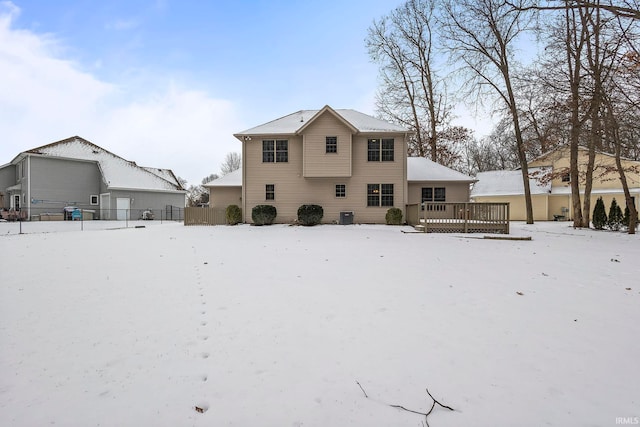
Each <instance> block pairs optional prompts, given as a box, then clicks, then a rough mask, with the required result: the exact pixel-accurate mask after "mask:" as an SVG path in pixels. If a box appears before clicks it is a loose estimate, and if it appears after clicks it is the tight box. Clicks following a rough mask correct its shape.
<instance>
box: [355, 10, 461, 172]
mask: <svg viewBox="0 0 640 427" xmlns="http://www.w3.org/2000/svg"><path fill="white" fill-rule="evenodd" d="M435 4H436V3H435V1H434V0H408V1H407V2H406V3H404V4H403V5H401V6H400V7H398V8H397V9H395V10H393V11H392V12H391V13H390V14H389V15H387V16H385V17H383V18H381V19H380V20H378V21H375V22H374V23H373V24H372V26H371V27H370V28H369V31H368V36H367V39H366V46H367V49H368V51H369V55H370V57H371V59H372V60H373V61H374V62H376V63H378V64H379V66H380V77H381V81H382V84H381V88H380V90H379V91H378V93H377V95H376V106H377V108H378V112H379V113H380V115H381V116H383V117H384V118H386V119H388V120H391V121H393V122H396V123H400V124H402V125H404V126H406V127H408V128H410V129H411V130H412V131H413V136H412V139H411V140H410V141H409V154H411V155H417V156H420V157H430V158H431V160H433V161H442V160H446V159H447V157H446V155H447V154H450V151H449V152H448V151H447V150H446V149H443V147H442V145H443V144H444V143H446V141H441V140H440V138H439V137H440V135H441V134H442V133H443V132H444V131H445V130H446V128H447V126H448V123H449V120H450V118H451V117H450V116H451V115H450V113H451V107H450V105H449V103H448V100H447V95H446V89H445V85H444V79H442V78H440V77H439V76H438V74H437V72H436V60H435V56H434V52H433V50H434V48H433V46H434V41H435V37H436V34H435V32H434V24H435V18H434V13H435V11H436V9H435ZM440 154H443V155H445V157H443V158H441V157H439V155H440Z"/></svg>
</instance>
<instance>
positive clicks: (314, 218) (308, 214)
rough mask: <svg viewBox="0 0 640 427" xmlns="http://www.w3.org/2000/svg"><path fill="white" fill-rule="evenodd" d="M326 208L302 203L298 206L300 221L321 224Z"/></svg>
mask: <svg viewBox="0 0 640 427" xmlns="http://www.w3.org/2000/svg"><path fill="white" fill-rule="evenodd" d="M323 215H324V210H323V209H322V206H319V205H302V206H300V207H299V208H298V222H299V223H300V224H302V225H316V224H320V221H322V217H323Z"/></svg>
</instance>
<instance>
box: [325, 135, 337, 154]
mask: <svg viewBox="0 0 640 427" xmlns="http://www.w3.org/2000/svg"><path fill="white" fill-rule="evenodd" d="M326 152H327V153H337V152H338V137H337V136H328V137H327V138H326Z"/></svg>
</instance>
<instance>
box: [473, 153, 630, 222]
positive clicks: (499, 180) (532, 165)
mask: <svg viewBox="0 0 640 427" xmlns="http://www.w3.org/2000/svg"><path fill="white" fill-rule="evenodd" d="M587 161H588V150H587V149H586V148H583V147H580V149H579V150H578V169H579V179H580V182H579V187H580V193H581V195H584V188H585V172H586V169H587ZM528 166H529V177H530V178H529V185H530V187H531V198H532V204H533V217H534V220H536V221H549V220H554V219H567V220H570V219H571V215H572V211H571V206H572V196H571V181H570V179H571V177H570V175H569V148H568V147H566V146H562V147H559V148H557V149H555V150H552V151H550V152H547V153H545V154H543V155H541V156H539V157H537V158H535V159H533V160H531V161H530V162H529V163H528ZM622 167H623V168H624V169H625V171H626V177H627V183H628V185H629V190H630V192H631V196H632V198H633V203H634V204H635V206H636V209H638V207H639V203H640V162H639V161H635V160H629V159H623V160H622ZM476 178H477V179H478V182H477V183H476V184H474V186H473V190H472V192H471V198H472V200H473V201H475V202H508V203H510V207H511V209H510V213H511V219H512V220H518V221H524V220H526V211H525V202H524V186H523V183H522V172H521V171H520V170H516V171H490V172H481V173H478V175H477V176H476ZM598 197H602V200H603V202H604V204H605V207H606V208H607V210H608V209H609V206H610V205H611V201H612V200H613V199H614V198H615V199H616V201H617V202H618V204H619V205H620V206H621V207H622V208H623V209H624V207H625V197H624V192H623V190H622V184H621V183H620V179H619V173H618V168H617V166H616V162H615V157H614V156H612V155H610V154H607V153H602V152H597V153H596V157H595V166H594V174H593V180H592V190H591V199H592V203H591V206H592V209H593V207H595V200H596V199H597V198H598ZM591 213H592V212H591Z"/></svg>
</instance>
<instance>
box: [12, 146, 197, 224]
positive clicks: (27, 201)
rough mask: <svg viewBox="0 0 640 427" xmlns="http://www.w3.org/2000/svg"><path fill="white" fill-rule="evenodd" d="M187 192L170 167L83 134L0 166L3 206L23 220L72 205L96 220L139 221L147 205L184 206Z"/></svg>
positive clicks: (159, 207) (156, 207)
mask: <svg viewBox="0 0 640 427" xmlns="http://www.w3.org/2000/svg"><path fill="white" fill-rule="evenodd" d="M185 194H186V191H185V190H184V189H183V188H182V186H181V185H180V183H179V182H178V179H177V177H176V176H175V175H174V174H173V172H172V171H171V170H169V169H161V168H154V167H143V166H139V165H138V164H136V163H135V162H132V161H129V160H125V159H123V158H122V157H119V156H117V155H115V154H113V153H111V152H109V151H107V150H105V149H104V148H101V147H99V146H97V145H95V144H93V143H91V142H89V141H87V140H86V139H83V138H81V137H79V136H74V137H71V138H67V139H64V140H62V141H57V142H54V143H51V144H47V145H43V146H41V147H37V148H33V149H31V150H27V151H23V152H21V153H19V154H18V155H17V156H16V157H15V158H13V160H11V161H10V162H9V163H7V164H5V165H1V166H0V208H2V209H3V212H4V213H8V212H11V213H12V214H13V215H16V213H17V215H19V216H20V218H22V219H30V220H38V219H45V218H57V217H61V216H60V215H59V214H60V213H61V212H63V209H64V208H65V207H70V206H72V207H77V208H80V209H84V210H86V211H91V212H92V213H93V215H92V216H93V218H95V219H98V218H99V219H112V220H113V219H118V220H124V219H130V218H133V219H137V218H138V217H140V215H141V214H142V212H145V211H147V210H149V209H152V210H161V209H162V210H166V208H167V206H175V207H178V208H184V205H185ZM54 213H55V214H58V215H55V216H54V215H51V214H54Z"/></svg>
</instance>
